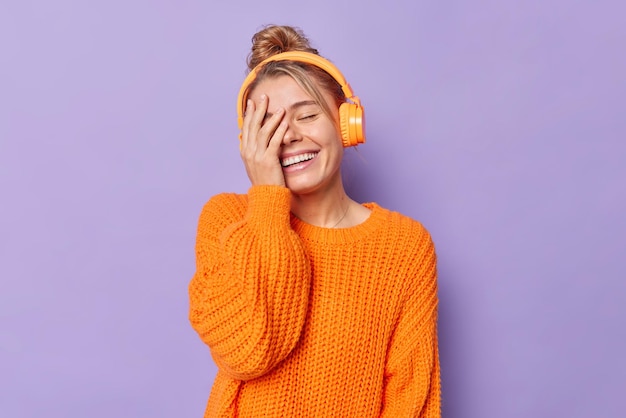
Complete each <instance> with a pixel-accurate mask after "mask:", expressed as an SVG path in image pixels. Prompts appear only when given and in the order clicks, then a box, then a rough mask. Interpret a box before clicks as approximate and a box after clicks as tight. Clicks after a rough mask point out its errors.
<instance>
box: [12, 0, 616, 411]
mask: <svg viewBox="0 0 626 418" xmlns="http://www.w3.org/2000/svg"><path fill="white" fill-rule="evenodd" d="M625 13H626V10H625V6H623V3H621V2H618V1H602V0H600V1H594V2H591V1H571V0H570V1H565V0H554V1H551V2H545V1H537V0H530V1H508V2H502V1H489V0H477V1H473V2H459V1H452V2H435V1H412V0H404V1H393V0H389V1H386V2H382V1H380V2H377V1H376V2H375V1H357V0H350V1H345V2H341V1H326V0H324V1H317V2H313V3H302V2H291V1H287V0H283V1H279V0H266V1H264V2H245V3H241V2H231V3H228V4H227V3H224V4H222V3H218V2H207V1H204V2H200V1H188V0H182V1H177V2H174V1H163V0H161V1H147V0H125V1H120V0H109V1H106V2H105V1H89V2H80V1H71V0H58V1H55V2H44V1H28V0H21V1H19V2H18V1H4V2H2V4H1V5H0V187H1V195H0V199H1V203H0V205H1V206H0V210H1V214H0V215H1V216H0V237H1V240H0V256H1V262H0V279H1V289H0V416H2V417H3V418H4V417H6V418H30V417H40V416H46V417H55V418H67V417H71V418H79V417H80V418H83V417H89V418H99V417H129V418H134V417H139V418H143V417H150V418H152V417H154V418H161V417H168V418H169V417H200V416H202V413H203V410H204V406H205V403H206V399H207V397H208V393H209V390H210V386H211V382H212V379H213V376H214V373H215V367H214V365H213V363H212V361H211V359H210V355H209V352H208V349H207V348H206V347H205V346H204V345H203V344H202V343H201V342H200V340H199V338H198V337H197V336H196V335H195V334H194V332H193V331H192V329H191V327H190V326H189V324H188V321H187V307H188V302H187V284H188V282H189V280H190V278H191V276H192V274H193V271H194V268H195V265H194V248H193V246H194V240H195V228H196V222H197V218H198V215H199V213H200V209H201V207H202V205H203V204H204V202H205V201H206V200H207V199H208V198H209V197H210V196H211V195H213V194H215V193H217V192H221V191H237V192H245V191H246V190H247V188H248V180H247V178H246V175H245V171H244V169H243V165H242V163H241V161H240V158H239V155H238V147H237V139H236V138H237V127H236V112H235V102H236V95H237V91H238V89H239V85H240V83H241V81H242V80H243V77H244V70H245V57H246V55H247V53H248V50H249V46H250V37H251V36H252V34H253V33H254V32H255V31H256V30H258V29H259V28H260V27H261V26H262V25H263V24H266V23H280V24H292V25H296V26H299V27H301V28H302V29H303V30H304V31H305V32H306V33H307V34H308V35H309V37H310V38H311V39H312V40H313V43H314V45H315V46H317V47H318V49H319V50H320V52H321V53H322V54H323V55H325V56H326V57H328V58H330V59H331V60H333V61H334V62H335V63H336V64H337V65H338V66H339V68H341V69H342V71H343V72H344V74H345V76H346V77H347V78H348V80H349V81H350V83H351V85H352V87H353V88H354V90H355V91H356V93H357V94H358V95H359V96H360V97H361V99H362V101H363V103H364V106H365V109H366V113H367V118H368V121H367V129H368V130H367V134H368V143H367V144H365V145H364V146H361V147H359V149H358V151H356V152H353V151H350V152H348V153H347V156H346V161H345V165H344V172H345V180H346V183H347V187H348V189H349V191H350V192H351V194H352V195H353V196H354V197H355V198H357V199H358V200H361V201H371V200H375V201H377V202H379V203H380V204H381V205H383V206H385V207H388V208H390V209H394V210H398V211H401V212H403V213H405V214H407V215H409V216H411V217H414V218H415V219H418V220H420V221H421V222H422V223H424V225H425V226H426V227H427V228H428V229H429V230H430V232H431V233H432V235H433V237H434V240H435V243H436V245H437V249H438V255H439V280H440V281H439V283H440V300H441V302H440V339H441V342H440V349H441V362H442V370H443V391H444V392H443V411H444V414H443V415H444V417H445V418H491V417H493V418H513V417H520V418H521V417H529V416H532V417H555V416H559V417H568V418H578V417H621V416H623V414H624V411H625V410H626V397H624V390H625V387H626V386H625V384H626V383H625V382H626V361H625V357H624V353H626V326H625V325H624V324H626V307H625V306H626V304H625V302H626V296H625V295H626V284H625V280H624V279H625V278H626V277H625V276H626V274H625V272H626V268H625V263H624V258H625V255H624V254H625V252H626V251H625V250H626V222H625V214H626V190H625V186H624V183H625V180H626V163H625V161H626V145H625V140H626V116H625V113H626V112H625V110H626V100H625V97H626V81H625V77H624V74H626V54H625V53H624V45H625V44H626V25H624V24H623V23H624V18H623V17H624V14H625ZM345 396H350V394H349V393H346V394H345Z"/></svg>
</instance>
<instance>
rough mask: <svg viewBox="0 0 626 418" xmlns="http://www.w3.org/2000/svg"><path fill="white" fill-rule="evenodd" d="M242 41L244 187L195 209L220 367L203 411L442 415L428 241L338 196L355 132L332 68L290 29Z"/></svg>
mask: <svg viewBox="0 0 626 418" xmlns="http://www.w3.org/2000/svg"><path fill="white" fill-rule="evenodd" d="M252 41H253V46H252V52H251V54H250V56H249V58H248V67H249V69H250V71H251V73H250V75H249V76H248V78H247V79H246V81H244V84H243V86H242V89H241V93H240V98H239V103H238V106H239V113H240V119H239V124H240V128H241V135H240V148H241V156H242V159H243V162H244V164H245V167H246V171H247V173H248V177H249V178H250V181H251V183H252V185H251V187H250V189H249V191H248V193H247V194H246V195H237V194H220V195H217V196H214V197H213V198H211V199H210V200H209V202H208V203H207V204H206V205H205V207H204V208H203V210H202V214H201V216H200V221H199V225H198V236H197V243H196V257H197V270H196V273H195V275H194V277H193V279H192V281H191V283H190V286H189V295H190V320H191V323H192V325H193V327H194V328H195V330H196V331H197V332H198V334H199V335H200V337H201V338H202V340H203V341H204V342H205V343H206V344H207V345H208V346H209V347H210V349H211V354H212V357H213V359H214V361H215V363H216V364H217V366H218V373H217V376H216V378H215V382H214V384H213V388H212V390H211V394H210V397H209V401H208V405H207V409H206V413H205V417H214V416H215V417H222V416H224V417H234V416H240V417H306V416H311V417H323V416H329V417H378V416H386V417H439V416H440V384H439V358H438V347H437V327H436V326H437V294H436V293H437V292H436V268H435V264H436V261H435V252H434V247H433V244H432V241H431V239H430V236H429V234H428V232H427V231H426V230H425V229H424V227H423V226H422V225H421V224H419V223H418V222H416V221H414V220H412V219H410V218H408V217H405V216H403V215H401V214H398V213H396V212H391V211H389V210H386V209H384V208H382V207H380V206H379V205H377V204H376V203H366V204H359V203H357V202H355V201H354V200H352V199H351V198H350V197H349V196H348V195H347V194H346V192H345V190H344V187H343V182H342V178H341V171H340V165H341V160H342V156H343V150H344V147H345V146H351V145H354V144H357V143H360V142H363V140H364V138H363V132H362V131H363V125H362V121H361V119H362V108H360V104H359V103H358V99H357V98H356V97H351V96H352V92H351V90H350V87H349V86H348V85H347V83H345V80H343V76H341V73H339V71H338V70H337V69H336V68H335V67H334V66H333V65H332V64H330V63H329V62H328V61H326V60H324V59H323V58H321V57H319V55H317V51H316V50H315V49H313V48H311V46H310V44H309V41H308V40H307V38H306V37H305V36H304V35H303V34H302V33H301V32H300V31H299V30H297V29H294V28H292V27H288V26H269V27H266V28H264V29H263V30H261V31H260V32H258V33H257V34H255V35H254V37H253V39H252ZM346 93H347V96H348V97H346Z"/></svg>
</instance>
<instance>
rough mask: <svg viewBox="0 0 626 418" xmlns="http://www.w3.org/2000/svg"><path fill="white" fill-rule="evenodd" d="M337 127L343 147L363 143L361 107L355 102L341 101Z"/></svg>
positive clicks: (363, 116)
mask: <svg viewBox="0 0 626 418" xmlns="http://www.w3.org/2000/svg"><path fill="white" fill-rule="evenodd" d="M339 128H340V130H341V141H342V142H343V146H344V147H352V146H355V145H359V144H362V143H364V142H365V115H364V114H363V108H362V107H361V106H359V105H357V104H355V103H347V102H346V103H342V104H341V106H339Z"/></svg>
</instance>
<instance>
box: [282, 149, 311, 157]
mask: <svg viewBox="0 0 626 418" xmlns="http://www.w3.org/2000/svg"><path fill="white" fill-rule="evenodd" d="M319 152H320V150H318V149H305V150H301V151H292V152H285V153H283V154H280V155H279V156H278V158H280V159H281V160H284V159H285V158H289V157H295V156H296V155H302V154H308V153H314V154H319Z"/></svg>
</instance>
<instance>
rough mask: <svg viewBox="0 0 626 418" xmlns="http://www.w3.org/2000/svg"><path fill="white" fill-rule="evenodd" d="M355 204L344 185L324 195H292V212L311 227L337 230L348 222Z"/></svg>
mask: <svg viewBox="0 0 626 418" xmlns="http://www.w3.org/2000/svg"><path fill="white" fill-rule="evenodd" d="M353 203H355V202H353V200H352V199H350V197H349V196H348V195H347V194H346V192H345V190H344V188H343V185H342V186H341V187H336V188H334V189H333V190H328V191H324V192H322V193H311V194H306V195H296V194H294V195H292V198H291V212H292V213H293V214H294V215H296V216H297V217H298V218H299V219H300V220H302V221H303V222H306V223H308V224H310V225H315V226H321V227H324V228H335V227H338V226H340V225H342V224H343V223H345V222H346V219H347V216H346V215H347V214H348V211H349V208H350V206H351V205H352V204H353Z"/></svg>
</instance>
